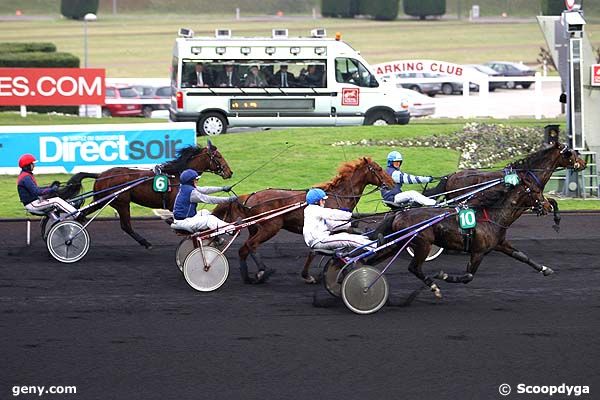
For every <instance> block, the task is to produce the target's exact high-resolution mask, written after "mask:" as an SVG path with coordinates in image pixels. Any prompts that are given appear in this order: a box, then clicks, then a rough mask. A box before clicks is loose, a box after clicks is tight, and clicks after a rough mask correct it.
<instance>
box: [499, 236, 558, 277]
mask: <svg viewBox="0 0 600 400" xmlns="http://www.w3.org/2000/svg"><path fill="white" fill-rule="evenodd" d="M494 250H496V251H500V252H502V253H504V254H506V255H507V256H509V257H512V258H514V259H515V260H519V261H521V262H523V263H525V264H527V265H529V266H530V267H532V268H533V269H535V270H536V271H538V272H541V273H542V274H544V276H548V275H552V274H553V273H554V271H553V270H552V268H549V267H546V266H545V265H541V264H538V263H537V262H535V261H533V260H531V259H530V258H529V257H527V255H526V254H525V253H523V252H522V251H520V250H517V249H515V248H514V247H512V245H511V244H510V243H508V241H506V240H504V241H503V242H501V243H499V244H498V245H497V246H496V247H494Z"/></svg>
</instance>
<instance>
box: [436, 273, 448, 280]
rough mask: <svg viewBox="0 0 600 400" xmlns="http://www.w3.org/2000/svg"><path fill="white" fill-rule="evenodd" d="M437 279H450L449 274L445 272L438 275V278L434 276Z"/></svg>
mask: <svg viewBox="0 0 600 400" xmlns="http://www.w3.org/2000/svg"><path fill="white" fill-rule="evenodd" d="M434 278H435V279H441V280H443V281H445V280H446V279H448V274H447V273H445V272H444V271H440V272H438V273H437V275H436V276H434Z"/></svg>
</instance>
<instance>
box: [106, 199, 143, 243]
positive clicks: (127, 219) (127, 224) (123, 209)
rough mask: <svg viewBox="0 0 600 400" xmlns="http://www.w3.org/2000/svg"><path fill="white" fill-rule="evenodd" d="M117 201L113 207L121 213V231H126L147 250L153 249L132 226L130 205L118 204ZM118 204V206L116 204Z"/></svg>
mask: <svg viewBox="0 0 600 400" xmlns="http://www.w3.org/2000/svg"><path fill="white" fill-rule="evenodd" d="M117 201H118V200H116V201H115V202H114V203H113V204H112V206H113V208H114V209H115V210H117V212H118V213H119V221H120V222H121V229H122V230H123V231H125V232H126V233H127V234H128V235H129V236H131V237H132V238H134V239H135V240H136V241H137V242H138V243H139V244H141V245H142V246H144V247H145V248H147V249H151V248H152V244H150V242H148V241H147V240H146V239H144V237H143V236H141V235H140V234H138V233H136V232H135V231H134V230H133V227H132V226H131V211H130V210H129V205H127V204H123V203H117ZM115 203H116V204H115Z"/></svg>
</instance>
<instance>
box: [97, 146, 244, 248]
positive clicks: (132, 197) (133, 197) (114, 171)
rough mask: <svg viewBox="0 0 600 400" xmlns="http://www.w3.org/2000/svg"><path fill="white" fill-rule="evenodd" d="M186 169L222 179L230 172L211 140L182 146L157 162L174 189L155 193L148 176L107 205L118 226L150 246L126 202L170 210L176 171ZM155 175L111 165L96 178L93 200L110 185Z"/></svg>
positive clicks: (177, 176)
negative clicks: (172, 156) (116, 216)
mask: <svg viewBox="0 0 600 400" xmlns="http://www.w3.org/2000/svg"><path fill="white" fill-rule="evenodd" d="M188 168H191V169H194V170H196V171H198V172H204V171H210V172H213V173H215V174H217V175H219V176H221V177H222V178H223V179H229V178H231V176H232V175H233V172H231V169H230V168H229V165H228V164H227V161H225V159H224V158H223V156H222V155H221V153H219V151H218V150H217V147H216V146H214V145H213V144H212V143H210V141H209V142H208V145H207V146H206V147H198V146H187V147H184V148H182V149H180V150H179V151H178V152H177V157H176V158H175V159H173V160H171V161H168V162H166V163H164V164H162V165H160V170H161V171H162V172H161V173H163V174H167V175H169V176H170V183H169V187H173V188H174V189H172V190H169V191H168V192H166V193H164V194H163V193H157V192H155V191H154V190H153V188H152V179H149V180H147V181H145V182H143V183H141V184H139V185H137V186H135V187H133V188H132V189H131V190H128V191H125V192H123V193H122V194H120V195H119V196H118V197H117V198H116V199H115V200H114V201H113V202H112V203H111V204H110V205H111V207H113V208H114V209H115V210H117V212H118V213H119V220H120V222H121V229H123V230H124V231H125V232H127V234H129V235H130V236H131V237H132V238H134V239H135V240H136V241H137V242H138V243H139V244H141V245H142V246H145V247H146V248H151V247H152V245H151V244H150V243H149V242H148V241H147V240H146V239H145V238H143V237H142V236H141V235H140V234H138V233H137V232H135V231H134V230H133V227H132V226H131V213H130V208H129V205H130V203H135V204H139V205H141V206H144V207H150V208H160V209H167V210H173V203H174V202H175V197H176V196H177V192H178V189H177V188H178V186H179V174H180V173H181V172H182V171H183V170H185V169H188ZM154 175H155V173H154V171H153V170H141V169H134V168H125V167H116V168H111V169H109V170H107V171H104V172H102V173H101V174H100V175H99V176H98V178H97V179H96V182H95V183H94V192H100V191H103V192H102V193H98V194H96V195H94V200H98V199H100V198H102V197H104V196H106V195H108V194H109V193H111V192H112V191H116V190H117V189H114V190H111V188H115V187H118V188H121V187H122V186H120V187H119V185H127V183H128V182H133V181H135V180H136V179H139V178H143V177H152V176H154ZM104 190H106V191H104ZM101 206H102V204H100V205H98V206H97V207H92V208H90V209H88V210H87V212H86V214H90V213H92V212H94V211H95V210H98V209H99V208H100V207H101Z"/></svg>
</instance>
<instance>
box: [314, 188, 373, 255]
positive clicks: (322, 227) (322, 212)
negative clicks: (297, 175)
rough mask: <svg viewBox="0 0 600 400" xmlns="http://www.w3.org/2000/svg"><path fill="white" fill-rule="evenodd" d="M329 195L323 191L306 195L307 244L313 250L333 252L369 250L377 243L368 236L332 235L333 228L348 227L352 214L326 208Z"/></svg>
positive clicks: (316, 190) (315, 190) (315, 191)
mask: <svg viewBox="0 0 600 400" xmlns="http://www.w3.org/2000/svg"><path fill="white" fill-rule="evenodd" d="M326 199H327V194H326V193H325V191H323V190H322V189H310V190H309V191H308V193H307V194H306V202H307V203H308V205H307V206H306V208H305V209H304V227H303V228H302V235H303V236H304V241H305V242H306V244H307V245H308V246H309V247H310V248H313V249H323V250H332V249H340V248H344V247H359V246H363V245H367V246H366V247H367V248H368V249H369V250H372V249H373V248H374V247H375V243H374V242H373V241H372V240H370V239H368V238H367V237H366V236H362V235H356V234H351V233H346V232H340V233H334V234H332V233H331V230H332V227H333V226H336V224H337V228H339V227H343V226H348V221H349V220H350V219H351V218H352V213H351V212H348V211H342V210H336V209H333V208H327V207H325V200H326Z"/></svg>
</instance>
